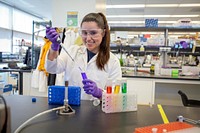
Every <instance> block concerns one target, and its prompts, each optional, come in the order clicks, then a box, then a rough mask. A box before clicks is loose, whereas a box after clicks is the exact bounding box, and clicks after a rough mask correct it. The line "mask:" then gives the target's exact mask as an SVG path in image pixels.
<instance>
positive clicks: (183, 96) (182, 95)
mask: <svg viewBox="0 0 200 133" xmlns="http://www.w3.org/2000/svg"><path fill="white" fill-rule="evenodd" d="M178 94H179V95H180V96H181V99H182V103H183V105H184V106H188V104H189V102H188V97H187V95H186V94H185V93H183V92H182V91H181V90H179V91H178Z"/></svg>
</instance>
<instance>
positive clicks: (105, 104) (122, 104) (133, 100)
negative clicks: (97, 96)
mask: <svg viewBox="0 0 200 133" xmlns="http://www.w3.org/2000/svg"><path fill="white" fill-rule="evenodd" d="M113 90H114V91H113ZM102 111H103V112H105V113H115V112H127V111H137V95H136V94H135V93H133V92H127V81H126V79H124V78H122V79H118V80H117V81H113V82H112V84H111V81H109V80H108V81H107V83H106V92H104V93H103V94H102Z"/></svg>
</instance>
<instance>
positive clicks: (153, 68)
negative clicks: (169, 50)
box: [150, 64, 155, 74]
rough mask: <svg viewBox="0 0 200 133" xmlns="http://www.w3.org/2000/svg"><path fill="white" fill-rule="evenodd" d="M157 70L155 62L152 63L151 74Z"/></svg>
mask: <svg viewBox="0 0 200 133" xmlns="http://www.w3.org/2000/svg"><path fill="white" fill-rule="evenodd" d="M154 72H155V65H154V64H151V67H150V74H154Z"/></svg>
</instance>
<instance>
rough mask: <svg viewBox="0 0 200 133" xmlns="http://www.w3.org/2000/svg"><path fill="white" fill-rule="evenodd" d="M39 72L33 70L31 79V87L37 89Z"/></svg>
mask: <svg viewBox="0 0 200 133" xmlns="http://www.w3.org/2000/svg"><path fill="white" fill-rule="evenodd" d="M39 73H40V72H39V70H37V69H36V70H34V71H33V73H32V77H31V87H32V88H39Z"/></svg>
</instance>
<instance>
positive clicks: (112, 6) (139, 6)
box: [106, 4, 145, 8]
mask: <svg viewBox="0 0 200 133" xmlns="http://www.w3.org/2000/svg"><path fill="white" fill-rule="evenodd" d="M142 7H145V5H144V4H136V5H106V8H142Z"/></svg>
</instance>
